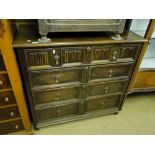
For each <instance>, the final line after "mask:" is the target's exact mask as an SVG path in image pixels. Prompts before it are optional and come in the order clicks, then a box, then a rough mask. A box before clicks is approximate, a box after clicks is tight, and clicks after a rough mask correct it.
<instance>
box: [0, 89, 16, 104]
mask: <svg viewBox="0 0 155 155" xmlns="http://www.w3.org/2000/svg"><path fill="white" fill-rule="evenodd" d="M12 104H16V100H15V96H14V93H13V91H12V90H10V91H6V92H0V106H8V105H12Z"/></svg>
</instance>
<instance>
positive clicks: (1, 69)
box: [0, 52, 6, 71]
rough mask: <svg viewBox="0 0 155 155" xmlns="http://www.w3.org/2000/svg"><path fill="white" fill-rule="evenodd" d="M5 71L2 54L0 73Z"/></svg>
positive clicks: (0, 56) (0, 57)
mask: <svg viewBox="0 0 155 155" xmlns="http://www.w3.org/2000/svg"><path fill="white" fill-rule="evenodd" d="M5 70H6V68H5V65H4V61H3V57H2V54H1V52H0V71H5Z"/></svg>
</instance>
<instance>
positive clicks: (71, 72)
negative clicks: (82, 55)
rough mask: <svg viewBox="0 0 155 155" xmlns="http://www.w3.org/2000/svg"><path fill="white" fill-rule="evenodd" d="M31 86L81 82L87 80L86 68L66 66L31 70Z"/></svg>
mask: <svg viewBox="0 0 155 155" xmlns="http://www.w3.org/2000/svg"><path fill="white" fill-rule="evenodd" d="M29 76H30V82H31V87H32V88H33V87H38V86H44V85H45V86H50V85H57V86H59V84H68V83H69V84H70V83H80V82H85V81H86V73H85V68H81V67H79V68H65V69H53V70H41V71H30V72H29Z"/></svg>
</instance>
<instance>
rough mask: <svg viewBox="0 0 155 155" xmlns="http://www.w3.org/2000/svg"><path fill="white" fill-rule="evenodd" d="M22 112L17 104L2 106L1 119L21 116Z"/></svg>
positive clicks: (0, 109) (0, 110)
mask: <svg viewBox="0 0 155 155" xmlns="http://www.w3.org/2000/svg"><path fill="white" fill-rule="evenodd" d="M19 117H20V113H19V110H18V107H17V106H12V107H6V108H0V121H5V120H9V119H14V118H19Z"/></svg>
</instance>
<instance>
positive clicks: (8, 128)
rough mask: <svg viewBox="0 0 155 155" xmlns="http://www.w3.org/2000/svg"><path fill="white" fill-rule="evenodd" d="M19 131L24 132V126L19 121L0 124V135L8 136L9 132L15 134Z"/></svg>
mask: <svg viewBox="0 0 155 155" xmlns="http://www.w3.org/2000/svg"><path fill="white" fill-rule="evenodd" d="M21 130H24V126H23V123H22V120H21V119H20V120H15V121H9V122H5V123H0V134H8V133H11V132H17V131H21Z"/></svg>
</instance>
